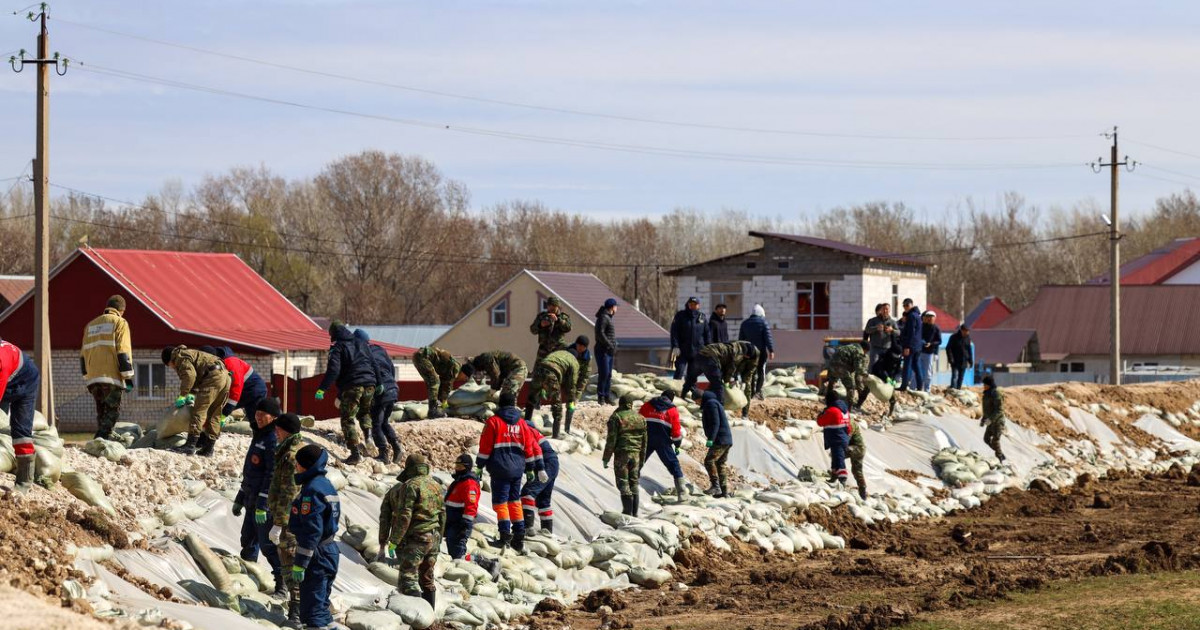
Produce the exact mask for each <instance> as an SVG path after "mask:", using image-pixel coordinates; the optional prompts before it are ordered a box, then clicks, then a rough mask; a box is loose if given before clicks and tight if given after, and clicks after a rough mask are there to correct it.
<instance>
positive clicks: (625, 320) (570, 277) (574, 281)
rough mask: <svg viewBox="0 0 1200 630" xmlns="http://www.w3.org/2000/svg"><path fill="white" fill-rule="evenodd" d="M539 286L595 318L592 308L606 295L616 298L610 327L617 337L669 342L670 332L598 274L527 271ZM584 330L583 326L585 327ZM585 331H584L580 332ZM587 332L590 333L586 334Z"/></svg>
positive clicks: (601, 302) (597, 309)
mask: <svg viewBox="0 0 1200 630" xmlns="http://www.w3.org/2000/svg"><path fill="white" fill-rule="evenodd" d="M525 273H528V274H529V275H531V276H533V279H534V280H537V281H538V282H539V283H541V284H542V286H544V287H546V288H547V289H549V290H550V292H551V293H553V294H554V295H557V296H558V297H559V298H561V299H562V300H563V301H564V302H566V303H567V305H568V306H570V307H571V308H572V309H574V310H575V311H577V312H579V313H581V314H582V315H584V316H585V317H588V318H589V320H588V321H591V322H595V317H596V312H597V311H599V310H600V307H601V306H604V301H605V300H607V299H608V298H615V299H616V300H617V314H616V316H615V317H613V327H614V328H615V329H616V332H617V341H622V340H627V341H632V340H638V339H641V340H661V341H662V343H663V344H664V346H665V345H669V344H670V335H668V334H667V331H666V329H664V328H663V327H662V326H659V325H658V324H657V323H656V322H655V321H654V320H652V319H650V318H649V317H647V316H646V315H645V314H644V313H642V312H641V311H639V310H637V309H635V308H633V305H632V304H630V303H628V302H626V301H625V300H623V299H621V296H619V295H617V294H616V293H614V292H613V290H612V289H610V288H608V285H606V284H604V283H603V282H601V281H600V278H597V277H596V276H594V275H592V274H590V273H565V272H561V271H529V270H526V271H525ZM585 330H586V329H585ZM584 334H587V332H584ZM588 336H589V337H590V336H591V335H590V334H589V335H588Z"/></svg>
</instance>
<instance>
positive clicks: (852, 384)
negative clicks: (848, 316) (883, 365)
mask: <svg viewBox="0 0 1200 630" xmlns="http://www.w3.org/2000/svg"><path fill="white" fill-rule="evenodd" d="M866 343H867V342H861V343H847V344H842V345H840V346H838V347H837V350H835V351H834V352H833V357H832V358H831V359H830V360H829V372H828V378H826V380H825V387H828V388H832V387H833V385H834V383H835V382H836V381H841V382H842V387H843V388H845V390H846V403H847V404H849V403H850V402H853V401H854V400H855V397H856V396H857V400H858V402H857V403H855V405H854V408H855V409H858V410H861V409H862V404H863V403H864V402H866V400H867V394H869V393H870V390H868V389H867V363H868V357H867V350H866V348H864V347H863V346H864V345H866Z"/></svg>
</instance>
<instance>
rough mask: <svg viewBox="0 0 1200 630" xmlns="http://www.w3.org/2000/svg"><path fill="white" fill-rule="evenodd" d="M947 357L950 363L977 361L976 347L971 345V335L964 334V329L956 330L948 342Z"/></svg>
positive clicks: (963, 363)
mask: <svg viewBox="0 0 1200 630" xmlns="http://www.w3.org/2000/svg"><path fill="white" fill-rule="evenodd" d="M946 358H948V359H950V365H966V364H968V363H974V362H975V349H974V347H972V346H971V336H970V335H964V334H963V333H962V330H958V331H955V333H954V334H953V335H950V340H949V341H947V342H946Z"/></svg>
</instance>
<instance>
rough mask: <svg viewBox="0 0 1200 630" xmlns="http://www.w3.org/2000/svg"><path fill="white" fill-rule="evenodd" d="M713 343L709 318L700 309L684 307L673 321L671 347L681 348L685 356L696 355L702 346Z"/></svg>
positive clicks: (680, 350) (681, 353) (681, 352)
mask: <svg viewBox="0 0 1200 630" xmlns="http://www.w3.org/2000/svg"><path fill="white" fill-rule="evenodd" d="M710 343H712V341H711V340H709V338H708V320H707V319H706V318H705V317H704V313H701V312H700V309H696V310H694V311H693V310H690V309H687V308H685V309H683V310H681V311H679V312H678V313H675V320H674V321H672V322H671V347H672V348H679V354H680V355H681V356H684V357H690V356H695V354H696V353H697V352H700V348H703V347H704V346H707V345H708V344H710Z"/></svg>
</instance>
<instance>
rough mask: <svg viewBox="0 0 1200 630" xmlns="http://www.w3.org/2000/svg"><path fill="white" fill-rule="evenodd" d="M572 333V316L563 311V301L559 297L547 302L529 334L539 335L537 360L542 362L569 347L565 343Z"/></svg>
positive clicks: (530, 327) (531, 326)
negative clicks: (552, 353) (567, 336)
mask: <svg viewBox="0 0 1200 630" xmlns="http://www.w3.org/2000/svg"><path fill="white" fill-rule="evenodd" d="M569 332H571V316H570V315H568V314H566V313H564V312H563V311H562V301H561V300H559V299H558V298H557V297H552V298H549V299H547V300H546V310H544V311H542V312H541V313H538V316H537V317H536V318H535V319H534V320H533V323H532V324H530V325H529V333H530V334H533V335H537V338H538V351H537V358H538V361H541V360H542V359H544V358H545V357H546V355H548V354H550V353H551V352H554V351H556V350H563V349H565V348H566V347H567V343H566V341H564V339H565V337H566V335H567V333H569Z"/></svg>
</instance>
